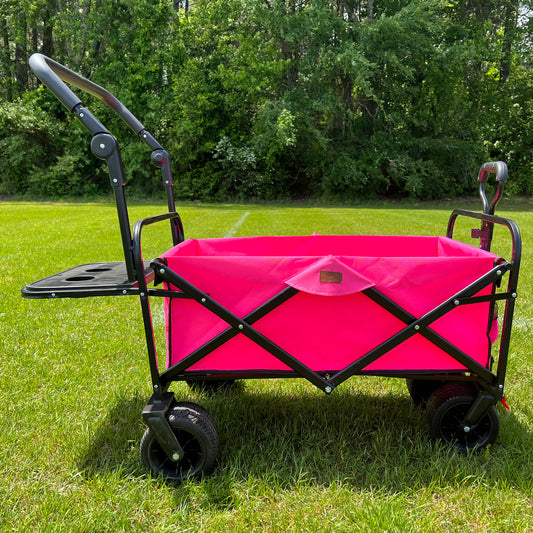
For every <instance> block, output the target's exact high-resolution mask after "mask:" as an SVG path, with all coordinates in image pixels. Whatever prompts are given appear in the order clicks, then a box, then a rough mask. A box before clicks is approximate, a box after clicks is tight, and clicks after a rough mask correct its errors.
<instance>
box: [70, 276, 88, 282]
mask: <svg viewBox="0 0 533 533" xmlns="http://www.w3.org/2000/svg"><path fill="white" fill-rule="evenodd" d="M92 279H94V276H72V277H71V278H66V279H65V281H90V280H92Z"/></svg>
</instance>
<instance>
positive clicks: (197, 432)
mask: <svg viewBox="0 0 533 533" xmlns="http://www.w3.org/2000/svg"><path fill="white" fill-rule="evenodd" d="M167 417H168V422H169V424H170V427H171V428H172V430H173V431H174V433H175V435H176V437H177V439H178V442H179V443H180V445H181V447H182V448H183V451H184V456H183V458H182V459H180V460H179V461H177V462H176V461H172V460H171V459H170V458H169V457H168V456H167V455H166V453H165V452H164V451H163V449H162V448H161V446H160V444H159V442H158V441H157V440H156V438H155V436H154V434H153V433H152V431H151V430H150V429H147V430H146V431H145V433H144V435H143V438H142V439H141V445H140V453H141V461H142V463H143V464H144V466H145V467H146V468H147V469H148V470H149V471H150V472H151V473H152V474H154V475H162V476H163V477H165V478H167V479H170V480H173V481H183V480H185V479H188V478H199V477H201V476H202V475H203V474H207V473H209V472H210V471H211V470H212V469H213V467H214V465H215V460H216V454H217V448H218V433H217V430H216V427H215V423H214V422H213V419H212V418H211V415H209V413H208V412H207V411H206V410H205V409H204V408H203V407H200V406H199V405H196V404H193V403H189V402H181V403H177V404H176V405H174V406H173V407H171V409H170V410H169V412H168V415H167Z"/></svg>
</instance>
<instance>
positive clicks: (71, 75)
mask: <svg viewBox="0 0 533 533" xmlns="http://www.w3.org/2000/svg"><path fill="white" fill-rule="evenodd" d="M30 67H31V69H32V70H33V72H34V73H35V75H36V76H37V77H38V78H39V79H40V80H41V81H42V82H43V83H44V85H46V87H48V89H50V91H52V93H53V94H54V96H55V97H56V98H57V99H58V100H59V101H60V102H61V103H62V104H63V105H64V106H65V107H66V108H67V109H68V110H69V111H71V112H75V111H76V108H77V107H78V106H79V105H82V101H81V100H80V99H79V98H78V96H76V94H74V92H73V91H72V90H71V89H70V88H69V87H68V86H67V85H66V83H65V82H67V83H69V84H70V85H73V86H74V87H77V88H78V89H81V90H82V91H84V92H86V93H89V94H92V95H93V96H96V97H97V98H99V99H100V100H102V101H103V102H104V103H105V104H107V105H108V106H109V107H110V108H111V109H112V110H113V111H115V113H117V115H118V116H119V117H120V118H121V119H122V120H123V121H124V122H125V123H126V124H127V125H128V126H129V127H130V128H131V129H132V130H133V131H134V132H135V133H136V134H138V135H139V134H140V133H141V132H142V131H143V130H144V129H145V128H144V126H143V125H142V124H141V122H139V120H137V118H136V117H135V116H134V115H133V114H132V113H131V112H130V111H129V110H128V109H127V108H126V107H125V106H124V105H123V104H122V103H121V102H120V101H119V100H118V99H117V98H116V97H115V96H113V95H112V94H111V93H110V92H109V91H108V90H106V89H104V88H103V87H100V86H99V85H97V84H96V83H93V82H92V81H90V80H88V79H86V78H84V77H83V76H80V75H79V74H76V73H75V72H73V71H72V70H70V69H69V68H67V67H65V66H64V65H61V64H60V63H58V62H57V61H54V60H53V59H50V58H49V57H46V56H45V55H43V54H33V55H32V56H31V57H30ZM82 118H84V117H82ZM92 118H93V119H94V117H92ZM81 122H82V123H83V125H84V126H85V127H86V128H87V129H88V130H89V131H90V132H91V133H92V134H93V135H94V134H96V133H109V132H108V130H107V129H106V128H105V127H104V126H103V125H102V124H101V123H100V122H99V121H98V120H96V119H94V122H92V121H85V122H84V121H83V120H82V121H81ZM144 140H145V141H146V139H144ZM147 144H149V143H147ZM149 146H150V147H151V148H152V149H154V146H153V144H149ZM159 148H160V146H159Z"/></svg>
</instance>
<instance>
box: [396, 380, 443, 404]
mask: <svg viewBox="0 0 533 533" xmlns="http://www.w3.org/2000/svg"><path fill="white" fill-rule="evenodd" d="M443 383H444V381H440V380H432V379H412V378H407V379H406V380H405V384H406V385H407V390H408V391H409V394H410V395H411V399H412V400H413V403H414V404H415V405H416V406H417V407H426V405H427V403H428V400H429V397H430V396H431V395H432V394H433V392H434V391H435V389H437V388H438V387H440V386H441V385H442V384H443Z"/></svg>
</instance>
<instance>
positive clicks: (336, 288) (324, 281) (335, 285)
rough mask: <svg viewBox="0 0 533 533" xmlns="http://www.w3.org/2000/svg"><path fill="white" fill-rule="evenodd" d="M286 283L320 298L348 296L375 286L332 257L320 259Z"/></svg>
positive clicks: (369, 280)
mask: <svg viewBox="0 0 533 533" xmlns="http://www.w3.org/2000/svg"><path fill="white" fill-rule="evenodd" d="M284 283H286V284H287V285H289V286H290V287H293V288H294V289H298V290H299V291H302V292H307V293H308V294H317V295H319V296H347V295H348V294H355V293H357V292H361V291H363V290H365V289H368V288H369V287H373V286H374V285H375V283H374V282H373V281H372V280H371V279H369V278H367V277H365V276H363V275H362V274H359V273H358V272H356V271H355V270H353V269H352V268H350V267H349V266H347V265H346V264H345V263H343V262H342V261H341V260H340V259H339V258H338V257H333V256H332V255H329V256H327V257H323V258H321V259H319V260H318V261H316V262H315V263H313V264H312V265H310V266H309V267H307V268H306V269H305V270H302V271H301V272H299V273H298V274H296V275H295V276H291V277H290V278H289V279H286V280H285V282H284Z"/></svg>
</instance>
